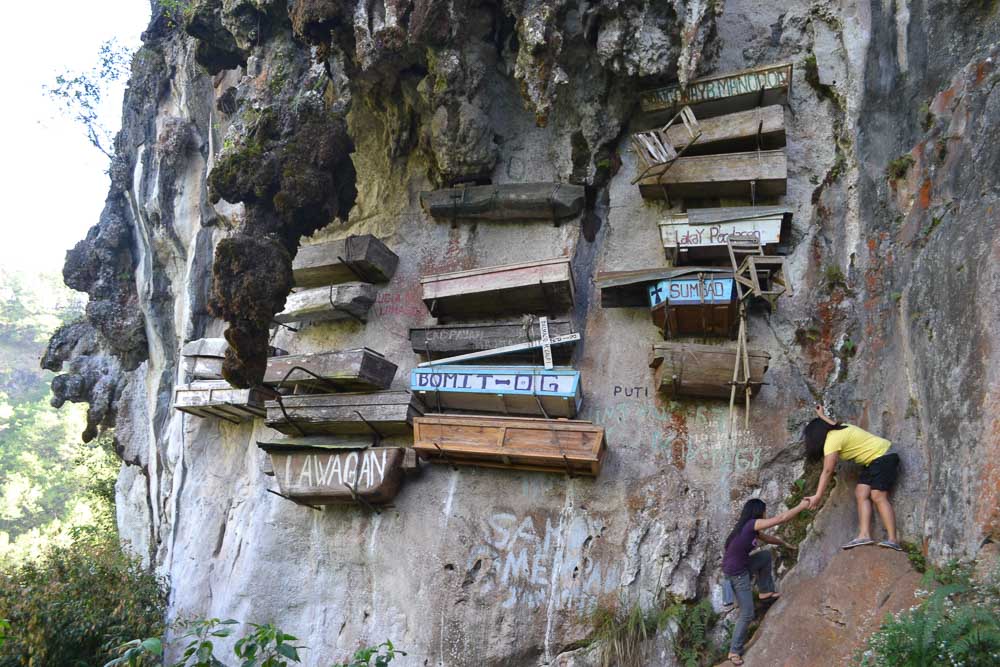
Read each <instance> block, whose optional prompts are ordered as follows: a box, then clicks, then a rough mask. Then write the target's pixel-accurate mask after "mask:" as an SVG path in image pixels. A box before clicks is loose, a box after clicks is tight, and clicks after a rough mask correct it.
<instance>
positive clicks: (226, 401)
mask: <svg viewBox="0 0 1000 667" xmlns="http://www.w3.org/2000/svg"><path fill="white" fill-rule="evenodd" d="M272 395H273V394H272V393H271V392H268V391H267V390H264V389H261V388H253V389H237V388H235V387H231V386H230V385H229V383H228V382H226V381H225V380H200V381H197V382H192V383H190V384H182V385H178V386H177V387H176V388H175V389H174V408H175V409H177V410H180V411H181V412H186V413H188V414H192V415H195V416H197V417H218V418H219V419H224V420H225V421H228V422H232V423H234V424H235V423H239V422H244V421H249V420H252V419H253V418H255V417H263V416H264V414H265V409H264V401H265V400H266V399H268V398H271V396H272Z"/></svg>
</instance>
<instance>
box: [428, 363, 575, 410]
mask: <svg viewBox="0 0 1000 667" xmlns="http://www.w3.org/2000/svg"><path fill="white" fill-rule="evenodd" d="M410 390H411V391H412V392H413V393H414V394H416V395H417V396H419V397H420V399H421V401H422V402H423V404H424V405H425V406H427V409H428V410H463V411H466V412H498V413H501V414H515V415H536V416H539V417H545V416H548V417H574V416H576V412H577V410H578V409H579V408H580V403H581V402H582V400H583V394H582V390H581V387H580V373H579V371H575V370H573V369H571V368H551V369H545V368H543V367H541V366H428V367H425V368H414V369H413V370H412V371H410Z"/></svg>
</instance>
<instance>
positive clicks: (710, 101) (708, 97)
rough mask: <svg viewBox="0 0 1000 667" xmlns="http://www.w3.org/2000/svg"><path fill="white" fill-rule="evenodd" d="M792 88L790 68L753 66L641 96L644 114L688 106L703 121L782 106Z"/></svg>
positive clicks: (780, 65)
mask: <svg viewBox="0 0 1000 667" xmlns="http://www.w3.org/2000/svg"><path fill="white" fill-rule="evenodd" d="M791 87H792V65H791V63H782V64H778V65H768V66H765V67H754V68H751V69H745V70H742V71H739V72H732V73H729V74H715V75H712V76H706V77H702V78H699V79H695V80H693V81H689V82H688V84H687V86H685V87H681V86H680V85H679V84H677V85H673V86H666V87H664V88H658V89H656V90H649V91H646V92H644V93H641V95H640V103H641V105H642V110H643V112H645V113H660V112H662V113H672V112H675V111H677V110H678V109H679V108H680V107H682V106H684V105H687V106H689V107H691V109H692V110H693V111H694V112H695V114H696V115H697V116H698V119H699V121H700V120H701V119H702V118H709V117H712V116H718V115H720V114H727V113H733V112H737V111H745V110H747V109H752V108H754V107H758V106H770V105H773V104H785V103H786V102H787V101H788V92H789V90H791Z"/></svg>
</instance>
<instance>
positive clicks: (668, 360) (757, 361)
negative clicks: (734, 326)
mask: <svg viewBox="0 0 1000 667" xmlns="http://www.w3.org/2000/svg"><path fill="white" fill-rule="evenodd" d="M747 353H748V354H747V356H748V359H749V363H750V389H751V395H756V393H757V392H758V391H759V389H760V385H761V383H762V382H763V379H764V374H765V373H766V372H767V367H768V364H769V363H770V361H771V355H770V354H768V353H767V352H764V351H763V350H756V349H753V348H750V349H748V351H747ZM735 364H736V346H735V345H700V344H696V343H674V342H663V343H655V344H654V345H653V355H652V362H651V363H650V367H651V368H654V369H655V371H654V386H655V387H656V388H657V389H659V390H660V391H664V392H666V393H667V395H668V396H670V397H671V398H683V397H696V398H729V396H730V389H731V387H732V381H733V368H734V367H735ZM738 389H739V388H738ZM737 395H742V392H740V391H738V392H737Z"/></svg>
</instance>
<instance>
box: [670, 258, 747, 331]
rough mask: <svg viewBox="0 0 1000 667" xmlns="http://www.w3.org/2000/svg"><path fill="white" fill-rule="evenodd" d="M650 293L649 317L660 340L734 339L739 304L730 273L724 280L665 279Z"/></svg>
mask: <svg viewBox="0 0 1000 667" xmlns="http://www.w3.org/2000/svg"><path fill="white" fill-rule="evenodd" d="M650 292H651V295H650V300H651V301H652V302H653V305H652V306H651V308H650V314H651V315H652V317H653V322H654V323H655V324H656V326H657V327H659V328H660V330H661V331H662V332H663V337H664V338H676V337H678V336H721V337H726V338H735V337H736V331H737V327H738V326H739V304H738V299H737V295H736V289H735V285H734V281H733V278H732V274H731V273H730V274H729V275H728V276H727V277H725V278H718V277H713V276H712V275H711V274H710V275H704V274H703V275H700V276H699V275H695V276H688V277H684V278H674V279H671V280H665V281H662V282H661V283H657V284H656V285H654V286H653V287H652V288H651V290H650Z"/></svg>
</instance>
